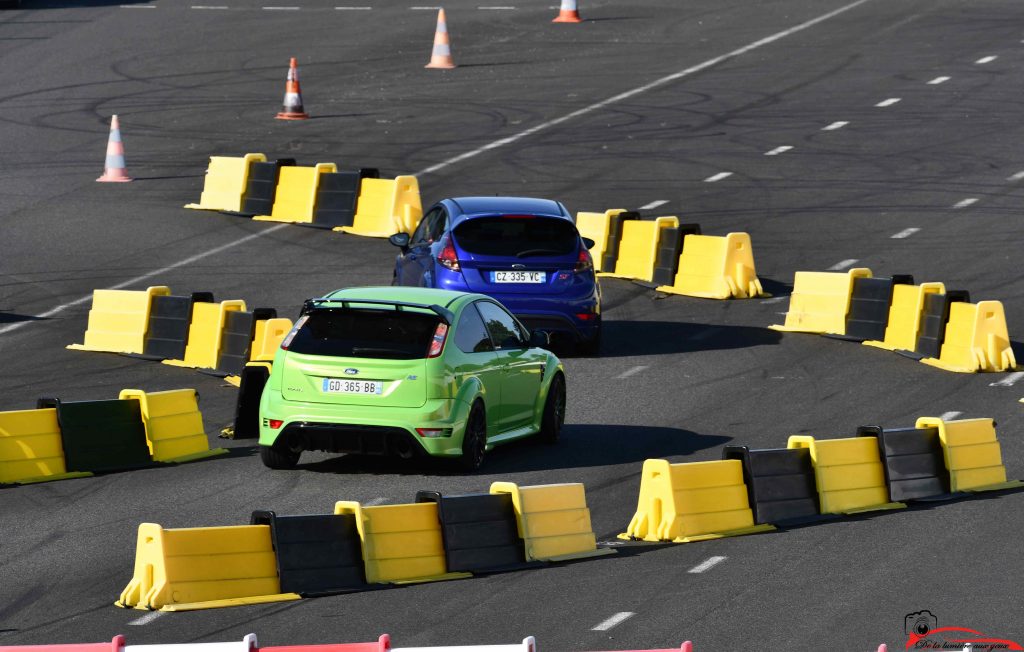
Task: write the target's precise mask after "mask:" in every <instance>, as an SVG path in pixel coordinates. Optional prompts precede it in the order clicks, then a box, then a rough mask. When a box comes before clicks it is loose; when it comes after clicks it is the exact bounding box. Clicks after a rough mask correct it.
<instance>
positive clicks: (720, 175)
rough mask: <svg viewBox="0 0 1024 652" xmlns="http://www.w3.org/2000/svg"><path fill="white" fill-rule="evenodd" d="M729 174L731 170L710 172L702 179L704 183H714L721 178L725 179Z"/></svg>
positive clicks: (730, 174)
mask: <svg viewBox="0 0 1024 652" xmlns="http://www.w3.org/2000/svg"><path fill="white" fill-rule="evenodd" d="M731 176H732V172H719V173H718V174H712V175H711V176H710V177H708V178H707V179H704V183H714V182H716V181H721V180H722V179H726V178H728V177H731Z"/></svg>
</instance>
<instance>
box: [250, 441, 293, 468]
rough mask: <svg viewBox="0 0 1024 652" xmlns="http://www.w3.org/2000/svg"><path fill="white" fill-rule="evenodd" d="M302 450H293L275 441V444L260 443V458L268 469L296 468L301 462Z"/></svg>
mask: <svg viewBox="0 0 1024 652" xmlns="http://www.w3.org/2000/svg"><path fill="white" fill-rule="evenodd" d="M300 455H302V451H293V450H291V449H289V448H285V447H284V446H281V445H280V442H275V443H274V445H273V446H263V445H260V459H261V460H263V466H265V467H267V468H268V469H279V470H287V469H294V468H295V466H296V465H297V464H298V463H299V456H300Z"/></svg>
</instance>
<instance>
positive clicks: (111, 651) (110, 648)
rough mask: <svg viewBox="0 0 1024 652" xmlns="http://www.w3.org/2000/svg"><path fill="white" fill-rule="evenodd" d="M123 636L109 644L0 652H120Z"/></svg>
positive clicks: (3, 648)
mask: <svg viewBox="0 0 1024 652" xmlns="http://www.w3.org/2000/svg"><path fill="white" fill-rule="evenodd" d="M123 649H124V636H121V635H120V634H118V635H117V636H115V637H114V638H113V640H111V641H110V642H109V643H67V644H57V645H0V652H121V650H123Z"/></svg>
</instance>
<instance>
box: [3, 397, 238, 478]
mask: <svg viewBox="0 0 1024 652" xmlns="http://www.w3.org/2000/svg"><path fill="white" fill-rule="evenodd" d="M226 452H227V451H226V450H225V449H223V448H218V449H214V450H210V447H209V443H208V441H207V438H206V433H205V430H204V429H203V422H202V414H201V413H200V412H199V404H198V394H197V393H196V391H195V390H194V389H181V390H171V391H166V392H153V393H149V394H147V393H146V392H142V391H140V390H134V389H126V390H124V391H122V392H121V395H120V396H119V398H117V399H114V400H100V401H61V400H59V399H40V400H39V404H38V407H37V409H35V410H16V411H10V412H0V484H3V483H11V484H28V483H32V482H48V481H51V480H64V479H67V478H80V477H86V476H90V475H93V473H99V472H110V471H121V470H127V469H132V468H139V467H144V466H152V465H154V464H163V463H180V462H189V461H192V460H198V459H203V458H206V457H212V456H214V455H221V454H224V453H226Z"/></svg>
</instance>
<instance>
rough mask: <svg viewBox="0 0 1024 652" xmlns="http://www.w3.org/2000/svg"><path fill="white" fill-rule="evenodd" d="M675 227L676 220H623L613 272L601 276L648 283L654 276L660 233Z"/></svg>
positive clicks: (666, 218)
mask: <svg viewBox="0 0 1024 652" xmlns="http://www.w3.org/2000/svg"><path fill="white" fill-rule="evenodd" d="M678 226H679V218H677V217H671V216H670V217H657V218H655V219H654V220H626V221H625V222H623V224H622V239H621V240H620V241H619V255H618V257H617V258H616V259H615V271H614V272H601V276H611V277H613V278H630V279H637V280H640V281H648V282H650V280H651V278H652V277H653V276H654V263H655V261H657V259H658V241H659V240H660V239H661V230H662V229H668V228H675V227H678Z"/></svg>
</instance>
